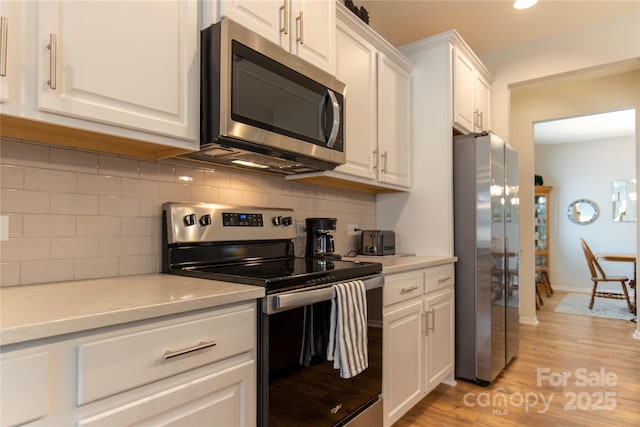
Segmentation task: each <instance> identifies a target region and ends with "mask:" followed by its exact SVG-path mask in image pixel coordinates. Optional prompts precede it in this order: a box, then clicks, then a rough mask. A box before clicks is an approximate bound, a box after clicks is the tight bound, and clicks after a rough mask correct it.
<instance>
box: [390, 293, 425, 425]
mask: <svg viewBox="0 0 640 427" xmlns="http://www.w3.org/2000/svg"><path fill="white" fill-rule="evenodd" d="M392 307H394V306H392ZM422 313H423V303H422V298H416V299H415V300H414V301H413V302H411V303H407V304H402V305H401V306H400V307H399V308H397V309H393V308H392V309H390V310H389V311H387V309H385V312H384V315H383V321H382V323H383V335H382V337H383V338H382V342H383V347H382V360H383V370H382V371H383V374H382V393H383V394H384V401H383V404H384V425H385V426H390V425H391V424H393V423H394V422H396V421H397V420H398V419H400V417H402V415H404V414H405V413H406V412H407V411H408V410H409V409H411V408H412V407H413V406H414V405H415V404H416V403H418V402H419V401H420V399H422V397H423V395H424V394H423V392H422V390H423V388H422V377H423V369H424V368H423V366H424V359H423V353H422V351H423V350H422V348H423V331H422V327H421V324H422Z"/></svg>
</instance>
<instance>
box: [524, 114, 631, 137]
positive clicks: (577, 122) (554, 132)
mask: <svg viewBox="0 0 640 427" xmlns="http://www.w3.org/2000/svg"><path fill="white" fill-rule="evenodd" d="M635 124H636V111H635V110H633V109H631V110H622V111H613V112H609V113H601V114H593V115H589V116H581V117H571V118H566V119H558V120H548V121H544V122H538V123H534V125H533V140H534V143H536V144H566V143H572V142H584V141H603V140H606V139H611V138H623V137H628V136H632V135H635Z"/></svg>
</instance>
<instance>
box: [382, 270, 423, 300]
mask: <svg viewBox="0 0 640 427" xmlns="http://www.w3.org/2000/svg"><path fill="white" fill-rule="evenodd" d="M423 289H424V276H423V273H422V271H412V272H408V273H401V274H393V275H390V276H385V278H384V288H383V298H384V305H385V306H388V305H391V304H395V303H397V302H400V301H405V300H408V299H411V298H415V297H419V296H421V295H422V292H423Z"/></svg>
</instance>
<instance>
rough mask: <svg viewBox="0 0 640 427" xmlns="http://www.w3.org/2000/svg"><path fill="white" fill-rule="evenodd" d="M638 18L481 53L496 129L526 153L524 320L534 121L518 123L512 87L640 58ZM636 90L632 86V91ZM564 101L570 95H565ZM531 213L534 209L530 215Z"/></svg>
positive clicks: (527, 314)
mask: <svg viewBox="0 0 640 427" xmlns="http://www.w3.org/2000/svg"><path fill="white" fill-rule="evenodd" d="M638 22H640V7H639V8H638V12H637V13H635V14H631V15H628V16H623V17H620V18H617V19H614V20H611V21H607V22H604V23H600V24H597V25H594V26H591V27H586V28H581V29H578V30H575V31H572V32H568V33H565V34H561V35H559V36H556V37H550V38H547V39H542V40H538V41H536V42H533V43H529V44H526V45H520V46H516V47H514V48H510V49H504V50H500V51H496V52H491V53H489V54H486V55H483V56H482V57H481V59H482V61H483V62H484V64H485V65H486V66H487V68H489V70H491V72H492V73H493V74H494V76H495V81H494V83H493V85H492V86H491V110H492V112H491V128H492V130H493V131H495V132H496V133H497V134H498V135H501V136H503V137H504V138H506V139H507V141H509V143H510V144H511V145H513V146H514V147H515V148H516V149H517V150H518V152H519V155H520V194H521V197H520V208H521V212H522V215H521V218H520V226H521V234H520V244H521V248H522V258H521V260H522V262H521V264H520V278H521V283H520V286H521V292H522V295H523V298H522V299H521V302H520V318H521V321H523V322H528V323H535V322H537V316H536V308H535V299H534V292H535V283H534V253H533V248H534V241H533V232H531V233H527V232H524V230H533V175H534V170H533V157H534V150H533V123H532V121H530V120H529V121H527V120H523V122H522V123H519V124H518V125H517V126H514V124H513V123H512V121H513V118H512V104H511V89H512V88H513V87H517V86H519V85H520V86H522V85H527V84H528V83H531V82H533V83H535V82H536V80H538V79H546V78H550V76H554V75H561V74H564V73H571V72H574V71H576V70H583V69H589V68H593V67H602V66H605V65H606V64H611V63H615V62H618V61H625V60H637V59H639V58H640V25H638ZM633 90H634V89H630V92H632V91H633ZM635 90H636V93H635V96H636V98H637V99H639V100H640V91H638V90H637V89H635ZM631 95H632V96H633V95H634V94H633V93H631ZM564 102H570V100H566V99H565V100H564ZM636 103H638V101H636ZM556 117H557V116H556ZM636 117H640V109H637V111H636ZM546 118H549V117H546ZM538 119H539V118H538ZM636 123H638V120H636ZM639 139H640V133H639V132H636V145H640V144H639V143H638V140H639ZM638 151H640V150H636V153H638ZM636 155H638V154H636ZM526 212H530V213H531V214H530V215H527V214H526Z"/></svg>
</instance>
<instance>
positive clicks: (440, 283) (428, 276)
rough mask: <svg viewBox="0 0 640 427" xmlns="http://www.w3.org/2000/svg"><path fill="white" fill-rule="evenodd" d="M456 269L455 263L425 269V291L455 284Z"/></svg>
mask: <svg viewBox="0 0 640 427" xmlns="http://www.w3.org/2000/svg"><path fill="white" fill-rule="evenodd" d="M454 278H455V269H454V268H453V264H447V265H440V266H438V267H432V268H429V269H427V270H425V292H432V291H437V290H438V289H442V288H446V287H448V286H453V284H454Z"/></svg>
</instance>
